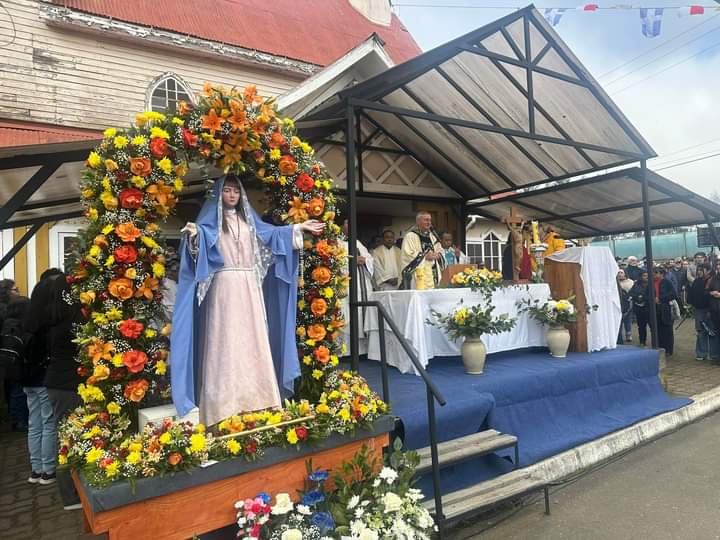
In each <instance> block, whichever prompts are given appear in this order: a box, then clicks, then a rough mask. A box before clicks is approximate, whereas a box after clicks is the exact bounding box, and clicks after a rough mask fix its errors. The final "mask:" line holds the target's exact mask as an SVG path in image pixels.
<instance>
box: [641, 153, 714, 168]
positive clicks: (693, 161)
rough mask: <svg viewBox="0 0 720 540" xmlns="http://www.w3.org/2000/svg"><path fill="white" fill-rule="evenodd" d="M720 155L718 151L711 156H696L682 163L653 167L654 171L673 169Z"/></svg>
mask: <svg viewBox="0 0 720 540" xmlns="http://www.w3.org/2000/svg"><path fill="white" fill-rule="evenodd" d="M717 156H720V152H717V153H716V154H710V155H709V156H705V157H701V158H695V159H691V160H688V161H683V162H682V163H676V164H675V165H668V166H667V167H660V168H658V169H656V168H654V167H653V170H654V171H664V170H665V169H672V168H674V167H680V166H681V165H688V164H690V163H696V162H698V161H705V160H706V159H710V158H714V157H717Z"/></svg>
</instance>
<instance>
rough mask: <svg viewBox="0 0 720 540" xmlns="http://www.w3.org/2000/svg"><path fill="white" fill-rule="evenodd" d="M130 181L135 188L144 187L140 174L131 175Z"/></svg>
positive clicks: (143, 180)
mask: <svg viewBox="0 0 720 540" xmlns="http://www.w3.org/2000/svg"><path fill="white" fill-rule="evenodd" d="M130 181H131V182H132V184H133V185H134V186H135V187H136V188H140V189H142V188H144V187H145V179H144V178H143V177H142V176H133V177H132V178H131V179H130Z"/></svg>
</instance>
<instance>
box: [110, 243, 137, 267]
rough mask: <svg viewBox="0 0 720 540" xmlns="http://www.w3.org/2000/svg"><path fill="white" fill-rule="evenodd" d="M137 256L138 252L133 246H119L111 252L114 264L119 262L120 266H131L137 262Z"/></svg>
mask: <svg viewBox="0 0 720 540" xmlns="http://www.w3.org/2000/svg"><path fill="white" fill-rule="evenodd" d="M137 256H138V252H137V250H136V249H135V247H134V246H128V245H125V246H120V247H117V248H115V251H113V257H115V262H119V263H120V264H132V263H134V262H135V261H137Z"/></svg>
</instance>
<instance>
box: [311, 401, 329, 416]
mask: <svg viewBox="0 0 720 540" xmlns="http://www.w3.org/2000/svg"><path fill="white" fill-rule="evenodd" d="M315 410H316V411H317V412H318V414H327V413H329V412H330V408H329V407H328V406H327V405H326V404H325V403H320V404H319V405H317V407H315Z"/></svg>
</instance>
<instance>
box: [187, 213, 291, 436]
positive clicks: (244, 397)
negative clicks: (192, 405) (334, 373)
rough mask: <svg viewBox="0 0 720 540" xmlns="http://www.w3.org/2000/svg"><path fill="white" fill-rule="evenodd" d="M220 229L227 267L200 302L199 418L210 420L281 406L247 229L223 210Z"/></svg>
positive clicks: (205, 422)
mask: <svg viewBox="0 0 720 540" xmlns="http://www.w3.org/2000/svg"><path fill="white" fill-rule="evenodd" d="M225 217H226V220H227V223H228V226H229V228H230V231H229V232H225V231H221V233H220V238H219V240H218V241H219V245H220V251H221V253H222V256H223V260H224V261H225V267H224V268H223V269H222V270H220V271H219V272H217V273H216V274H215V276H214V277H213V281H212V285H211V286H210V289H209V290H208V293H207V296H206V297H205V300H204V301H203V303H202V310H203V321H204V328H203V334H202V335H201V338H200V340H201V349H200V350H201V351H202V352H201V354H202V356H201V358H202V359H203V360H202V364H201V365H202V373H201V374H200V377H201V384H200V403H199V406H200V421H201V422H203V423H204V424H206V425H208V426H210V425H213V424H216V423H218V422H220V421H222V420H224V419H225V418H228V417H229V416H232V415H233V414H237V413H240V412H244V411H255V410H258V409H265V408H267V407H279V406H280V404H281V401H280V392H279V390H278V383H277V379H276V377H275V367H274V365H273V359H272V355H271V352H270V343H269V340H268V332H267V325H266V323H265V307H264V305H263V297H262V290H261V289H260V288H259V287H258V283H257V279H256V277H255V272H254V270H253V261H254V258H253V251H252V242H251V237H250V234H251V231H250V228H249V227H248V224H247V223H246V222H245V220H244V219H243V218H242V217H239V216H237V215H236V214H235V213H234V211H229V212H228V211H225Z"/></svg>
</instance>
